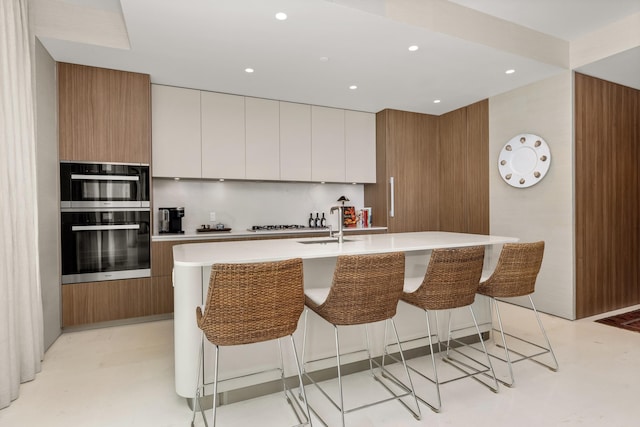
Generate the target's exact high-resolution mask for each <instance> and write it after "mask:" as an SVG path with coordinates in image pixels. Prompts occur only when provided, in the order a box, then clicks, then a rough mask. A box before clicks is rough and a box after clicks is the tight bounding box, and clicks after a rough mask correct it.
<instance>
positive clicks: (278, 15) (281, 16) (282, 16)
mask: <svg viewBox="0 0 640 427" xmlns="http://www.w3.org/2000/svg"><path fill="white" fill-rule="evenodd" d="M276 19H277V20H278V21H284V20H285V19H287V14H286V13H284V12H278V13H276Z"/></svg>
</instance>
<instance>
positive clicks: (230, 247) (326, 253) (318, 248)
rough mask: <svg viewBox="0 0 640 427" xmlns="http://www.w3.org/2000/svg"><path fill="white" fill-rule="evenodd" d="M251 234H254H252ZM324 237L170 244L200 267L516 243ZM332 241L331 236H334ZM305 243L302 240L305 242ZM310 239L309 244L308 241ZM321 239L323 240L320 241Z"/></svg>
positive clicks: (177, 258)
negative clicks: (336, 238) (223, 263)
mask: <svg viewBox="0 0 640 427" xmlns="http://www.w3.org/2000/svg"><path fill="white" fill-rule="evenodd" d="M253 234H254V235H255V233H253ZM328 240H329V239H328V237H311V238H299V239H266V240H248V241H231V242H225V241H220V242H207V243H188V244H183V245H176V246H174V247H173V260H174V265H175V266H183V267H203V266H210V265H212V264H214V263H222V262H226V263H243V262H263V261H278V260H283V259H288V258H302V259H313V258H329V257H335V256H339V255H358V254H368V253H385V252H395V251H403V252H411V251H420V250H431V249H437V248H454V247H465V246H475V245H485V246H486V245H494V244H502V243H508V242H517V241H518V240H519V239H518V238H515V237H503V236H486V235H480V234H465V233H449V232H442V231H425V232H416V233H391V234H371V235H353V236H350V235H347V236H345V242H344V243H342V244H339V243H337V242H335V241H332V242H327V241H328ZM334 240H335V239H334ZM305 242H306V243H305ZM310 242H312V243H310ZM323 242H325V243H323Z"/></svg>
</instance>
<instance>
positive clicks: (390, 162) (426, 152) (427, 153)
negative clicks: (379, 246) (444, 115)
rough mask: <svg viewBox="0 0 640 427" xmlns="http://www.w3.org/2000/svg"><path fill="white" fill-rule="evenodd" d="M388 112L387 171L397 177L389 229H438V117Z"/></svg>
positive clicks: (406, 230)
mask: <svg viewBox="0 0 640 427" xmlns="http://www.w3.org/2000/svg"><path fill="white" fill-rule="evenodd" d="M388 114H389V117H388V123H387V126H388V136H389V139H388V141H387V154H386V156H387V171H388V172H387V175H388V176H389V177H393V178H394V202H393V204H394V216H393V217H390V218H389V222H388V225H387V226H388V228H389V232H409V231H426V230H437V229H438V224H439V218H438V215H439V214H438V184H439V179H440V178H439V177H440V162H439V160H438V159H439V147H438V121H437V117H435V116H431V115H427V114H418V113H407V112H403V111H395V110H389V111H388ZM374 221H375V217H374Z"/></svg>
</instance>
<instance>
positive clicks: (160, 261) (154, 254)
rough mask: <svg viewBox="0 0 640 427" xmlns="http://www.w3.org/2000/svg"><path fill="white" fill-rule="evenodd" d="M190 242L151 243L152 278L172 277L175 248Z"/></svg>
mask: <svg viewBox="0 0 640 427" xmlns="http://www.w3.org/2000/svg"><path fill="white" fill-rule="evenodd" d="M181 243H188V242H171V241H169V242H151V276H152V277H157V276H170V275H171V271H172V270H173V246H174V245H176V244H181Z"/></svg>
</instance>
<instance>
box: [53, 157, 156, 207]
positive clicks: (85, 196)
mask: <svg viewBox="0 0 640 427" xmlns="http://www.w3.org/2000/svg"><path fill="white" fill-rule="evenodd" d="M148 181H149V167H148V166H142V165H121V164H101V163H61V165H60V184H61V196H62V197H61V198H62V200H61V207H62V208H146V207H149V183H148Z"/></svg>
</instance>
